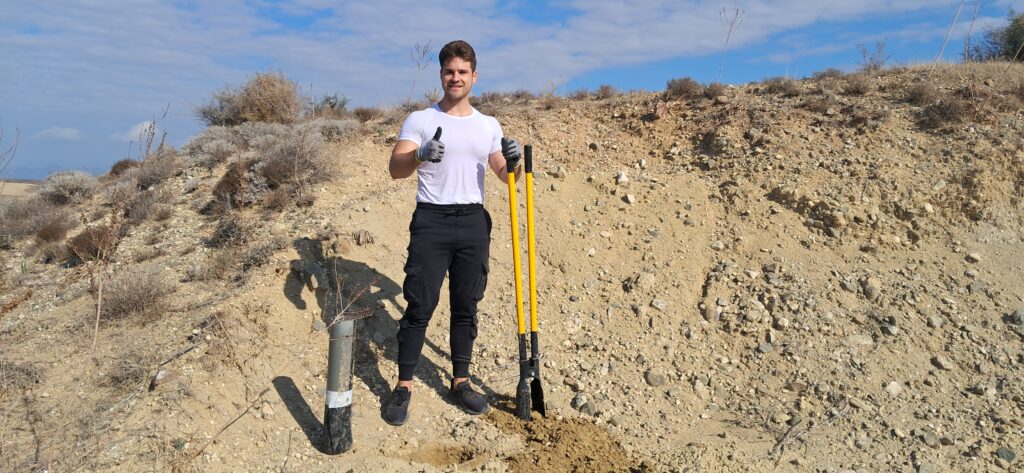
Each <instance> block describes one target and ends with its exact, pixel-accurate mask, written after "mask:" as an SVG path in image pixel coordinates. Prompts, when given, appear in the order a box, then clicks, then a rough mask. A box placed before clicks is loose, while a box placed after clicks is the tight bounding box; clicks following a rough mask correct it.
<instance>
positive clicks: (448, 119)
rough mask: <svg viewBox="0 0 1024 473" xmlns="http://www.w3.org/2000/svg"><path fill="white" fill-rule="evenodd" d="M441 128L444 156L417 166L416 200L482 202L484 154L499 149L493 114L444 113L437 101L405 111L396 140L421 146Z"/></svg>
mask: <svg viewBox="0 0 1024 473" xmlns="http://www.w3.org/2000/svg"><path fill="white" fill-rule="evenodd" d="M437 127H441V140H440V141H441V143H444V157H443V158H442V159H441V162H439V163H431V162H425V163H423V164H421V165H420V167H419V168H418V169H417V173H418V175H419V180H418V183H417V190H416V202H427V203H431V204H445V205H447V204H482V203H484V176H486V175H487V170H488V169H489V168H490V165H489V164H488V160H487V157H488V156H490V155H491V154H492V153H494V152H496V151H498V150H500V149H501V137H502V136H503V134H502V131H501V125H499V124H498V120H495V119H494V117H489V116H487V115H484V114H482V113H480V112H478V111H477V110H476V109H475V108H474V109H473V113H472V114H470V115H469V116H465V117H456V116H453V115H448V114H447V113H444V112H442V111H441V109H440V108H439V107H438V105H437V104H434V105H432V106H431V107H430V108H426V109H423V110H418V111H415V112H412V113H411V114H409V118H406V119H405V123H403V124H402V131H401V133H399V134H398V139H399V141H401V140H405V141H411V142H413V143H416V145H417V146H421V145H423V143H426V142H427V141H430V140H431V139H432V138H433V137H434V133H435V132H436V131H437Z"/></svg>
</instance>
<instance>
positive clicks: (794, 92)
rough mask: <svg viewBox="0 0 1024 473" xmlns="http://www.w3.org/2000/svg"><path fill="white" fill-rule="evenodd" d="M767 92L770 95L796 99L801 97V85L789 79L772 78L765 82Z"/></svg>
mask: <svg viewBox="0 0 1024 473" xmlns="http://www.w3.org/2000/svg"><path fill="white" fill-rule="evenodd" d="M764 85H765V91H766V92H768V93H769V94H775V95H781V96H783V97H796V96H799V95H800V84H799V83H798V82H797V81H795V80H793V79H790V78H788V77H772V78H770V79H766V80H765V81H764Z"/></svg>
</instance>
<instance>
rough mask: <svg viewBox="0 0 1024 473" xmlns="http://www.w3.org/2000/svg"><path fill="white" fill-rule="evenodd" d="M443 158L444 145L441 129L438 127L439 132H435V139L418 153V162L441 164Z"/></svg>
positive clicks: (421, 147)
mask: <svg viewBox="0 0 1024 473" xmlns="http://www.w3.org/2000/svg"><path fill="white" fill-rule="evenodd" d="M443 157H444V143H442V142H441V127H437V131H435V132H434V138H433V139H431V140H430V141H428V142H426V143H423V145H422V146H420V149H419V150H417V151H416V160H417V161H419V162H421V163H422V162H424V161H430V162H432V163H439V162H441V158H443Z"/></svg>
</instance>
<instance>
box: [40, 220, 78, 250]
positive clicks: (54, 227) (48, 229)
mask: <svg viewBox="0 0 1024 473" xmlns="http://www.w3.org/2000/svg"><path fill="white" fill-rule="evenodd" d="M76 225H77V222H75V221H74V220H72V219H70V218H68V216H67V215H66V214H64V213H57V214H55V215H54V216H53V219H52V220H50V222H49V223H47V224H46V225H43V227H42V228H40V229H39V230H36V241H38V242H41V243H54V242H60V241H64V237H66V236H67V234H68V232H69V231H71V230H72V229H74V228H75V226H76Z"/></svg>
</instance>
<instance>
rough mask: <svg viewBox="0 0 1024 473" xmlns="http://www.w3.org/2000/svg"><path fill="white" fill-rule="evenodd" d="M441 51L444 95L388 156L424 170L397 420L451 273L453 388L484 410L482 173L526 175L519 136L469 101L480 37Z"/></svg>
mask: <svg viewBox="0 0 1024 473" xmlns="http://www.w3.org/2000/svg"><path fill="white" fill-rule="evenodd" d="M438 60H439V62H440V63H441V89H442V90H443V91H444V97H443V98H442V99H441V101H440V102H438V103H436V104H434V105H433V106H431V107H429V108H426V109H424V110H419V111H416V112H413V113H412V114H410V115H409V117H408V118H406V120H405V123H403V124H402V131H401V133H400V134H399V136H398V143H397V144H395V148H394V150H393V151H392V152H391V160H390V162H389V164H388V169H389V171H390V172H391V177H392V178H393V179H403V178H406V177H409V176H411V175H412V174H413V173H414V172H415V173H417V175H418V183H417V191H416V211H415V212H414V213H413V215H412V222H411V223H410V224H409V259H408V260H407V261H406V264H405V282H404V283H403V284H402V291H403V294H404V295H405V300H406V302H407V304H408V305H407V306H406V309H405V315H404V316H403V317H402V320H401V321H400V322H399V329H398V385H397V386H396V387H395V390H394V392H392V395H391V398H390V399H389V400H388V401H387V402H386V403H385V405H384V408H383V412H382V414H383V417H384V420H385V421H386V422H388V423H389V424H392V425H402V424H404V423H405V421H406V420H407V419H408V413H409V403H410V400H411V396H412V389H413V382H412V379H413V373H414V372H415V371H416V365H417V364H418V362H419V358H420V351H421V350H422V349H423V340H424V336H425V335H426V329H427V324H428V322H430V317H431V315H432V314H433V312H434V308H435V307H437V302H438V296H439V295H440V292H441V283H442V282H443V281H444V277H445V274H446V273H447V274H448V288H449V299H450V301H451V326H450V333H451V346H450V348H451V357H452V376H453V378H454V379H453V380H452V384H451V391H450V392H449V395H450V398H451V400H452V402H454V403H455V404H456V405H458V406H459V407H460V408H462V409H463V410H464V411H466V412H467V413H469V414H472V415H479V414H483V413H485V412H487V409H488V406H487V401H486V400H485V399H484V397H483V396H481V395H480V394H479V393H477V392H476V391H474V390H473V387H472V386H471V385H470V383H469V364H470V360H471V358H472V351H473V339H475V338H476V334H477V303H478V302H479V301H480V300H481V299H482V298H483V295H484V289H485V288H486V286H487V271H488V255H489V246H490V234H491V217H490V215H489V214H488V213H487V211H486V210H484V207H483V201H484V175H485V174H486V168H488V167H489V168H490V169H491V171H493V172H494V174H496V175H497V176H498V178H499V179H501V181H502V182H506V183H507V182H508V180H507V169H513V170H514V171H515V178H516V179H518V178H519V176H520V175H521V170H520V169H518V164H519V161H520V157H521V152H520V147H519V143H517V142H516V141H515V140H506V139H505V138H503V137H502V131H501V125H499V124H498V121H497V120H495V119H494V118H493V117H489V116H486V115H484V114H482V113H480V112H478V111H477V110H476V109H474V108H473V106H472V105H470V104H469V93H470V91H471V90H472V89H473V84H475V83H476V80H477V71H476V53H475V52H474V51H473V47H472V46H470V45H469V43H466V42H465V41H452V42H451V43H448V44H446V45H445V46H444V47H443V48H441V51H440V53H439V54H438ZM442 135H443V136H444V138H443V139H442ZM442 140H443V141H442Z"/></svg>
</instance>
